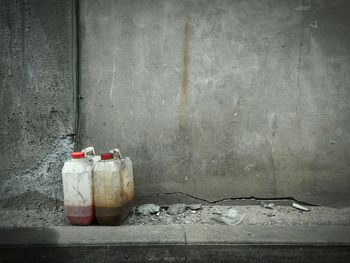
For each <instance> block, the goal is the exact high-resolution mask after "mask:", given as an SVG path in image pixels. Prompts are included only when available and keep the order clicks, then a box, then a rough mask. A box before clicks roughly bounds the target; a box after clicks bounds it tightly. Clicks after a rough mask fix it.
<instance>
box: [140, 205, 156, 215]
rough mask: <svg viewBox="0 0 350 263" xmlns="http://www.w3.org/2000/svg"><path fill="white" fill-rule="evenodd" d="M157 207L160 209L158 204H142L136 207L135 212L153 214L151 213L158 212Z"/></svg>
mask: <svg viewBox="0 0 350 263" xmlns="http://www.w3.org/2000/svg"><path fill="white" fill-rule="evenodd" d="M159 209H160V207H159V205H155V204H143V205H140V206H139V207H137V209H136V214H137V215H142V216H147V215H153V214H157V213H158V212H159Z"/></svg>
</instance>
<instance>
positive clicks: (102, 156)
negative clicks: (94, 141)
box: [101, 153, 113, 160]
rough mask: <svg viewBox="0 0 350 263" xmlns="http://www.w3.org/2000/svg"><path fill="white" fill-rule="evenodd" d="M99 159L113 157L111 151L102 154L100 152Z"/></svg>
mask: <svg viewBox="0 0 350 263" xmlns="http://www.w3.org/2000/svg"><path fill="white" fill-rule="evenodd" d="M101 159H102V160H109V159H113V153H103V154H101Z"/></svg>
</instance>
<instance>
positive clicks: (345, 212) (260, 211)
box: [0, 205, 350, 227]
mask: <svg viewBox="0 0 350 263" xmlns="http://www.w3.org/2000/svg"><path fill="white" fill-rule="evenodd" d="M166 208H167V206H161V208H160V211H159V213H158V214H154V215H148V216H141V215H137V214H136V213H132V214H131V215H130V216H129V217H128V218H127V219H126V221H125V222H124V225H172V224H180V225H198V224H199V225H220V224H226V223H225V222H224V221H223V220H221V217H222V213H225V211H228V210H229V209H234V210H235V211H236V212H237V213H236V218H232V219H233V221H232V224H234V225H236V224H237V225H275V226H293V225H303V226H321V225H325V226H329V225H339V226H350V207H347V208H341V209H337V208H331V207H322V206H309V207H308V208H309V209H310V211H309V212H301V211H299V210H297V209H295V208H293V207H290V206H275V207H274V208H273V209H267V208H264V207H261V206H257V205H250V206H213V205H212V206H202V209H201V210H199V211H192V210H190V209H186V210H185V211H184V212H183V213H180V214H177V215H169V214H168V213H167V210H166ZM65 225H68V223H67V221H66V218H65V212H64V208H63V207H59V208H58V209H53V210H49V209H48V210H44V209H42V210H1V211H0V227H41V226H65Z"/></svg>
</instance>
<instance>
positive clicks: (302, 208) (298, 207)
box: [292, 203, 310, 212]
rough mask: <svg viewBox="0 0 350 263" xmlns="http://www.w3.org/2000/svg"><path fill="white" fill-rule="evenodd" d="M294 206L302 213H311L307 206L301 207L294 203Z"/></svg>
mask: <svg viewBox="0 0 350 263" xmlns="http://www.w3.org/2000/svg"><path fill="white" fill-rule="evenodd" d="M292 206H293V207H294V208H296V209H299V210H302V211H306V212H308V211H310V209H309V208H307V207H305V206H302V205H299V204H297V203H293V205H292Z"/></svg>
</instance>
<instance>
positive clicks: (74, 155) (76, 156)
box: [72, 152, 85, 159]
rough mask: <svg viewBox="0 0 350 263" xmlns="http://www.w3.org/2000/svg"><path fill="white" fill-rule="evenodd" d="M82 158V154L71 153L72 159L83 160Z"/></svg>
mask: <svg viewBox="0 0 350 263" xmlns="http://www.w3.org/2000/svg"><path fill="white" fill-rule="evenodd" d="M84 157H85V153H83V152H73V153H72V158H73V159H80V158H84Z"/></svg>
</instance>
